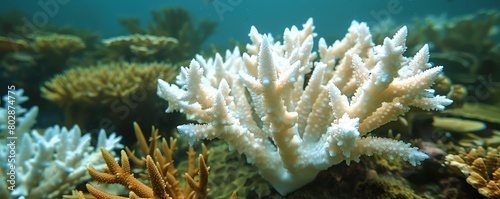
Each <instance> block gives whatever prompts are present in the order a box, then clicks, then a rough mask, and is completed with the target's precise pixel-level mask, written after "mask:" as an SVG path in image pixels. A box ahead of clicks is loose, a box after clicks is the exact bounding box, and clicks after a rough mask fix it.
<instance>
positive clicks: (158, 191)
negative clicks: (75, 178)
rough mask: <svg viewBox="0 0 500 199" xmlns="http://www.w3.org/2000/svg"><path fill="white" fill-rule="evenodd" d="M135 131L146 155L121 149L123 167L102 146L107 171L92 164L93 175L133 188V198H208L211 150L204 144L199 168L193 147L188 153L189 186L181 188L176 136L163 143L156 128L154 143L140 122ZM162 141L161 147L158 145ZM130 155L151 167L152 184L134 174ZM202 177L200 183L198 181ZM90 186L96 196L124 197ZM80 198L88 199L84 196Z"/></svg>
mask: <svg viewBox="0 0 500 199" xmlns="http://www.w3.org/2000/svg"><path fill="white" fill-rule="evenodd" d="M134 130H135V133H136V135H137V137H138V142H139V146H140V149H141V151H142V153H143V154H145V155H146V157H145V158H138V157H137V156H135V155H134V152H133V151H131V150H130V149H127V152H125V151H123V150H122V151H121V157H122V158H121V164H122V165H121V167H120V165H118V163H117V162H115V160H114V157H113V156H112V155H111V154H110V153H109V152H108V151H107V150H105V149H103V148H101V152H102V155H103V157H104V160H105V161H106V164H107V167H105V169H104V172H100V171H97V170H95V169H94V168H93V167H92V166H89V168H88V171H89V174H90V175H91V176H92V177H93V178H94V179H95V180H97V181H98V182H100V183H108V184H111V183H118V184H121V185H123V186H125V187H126V188H127V189H129V190H130V191H131V192H130V195H129V197H130V198H137V197H141V198H173V199H179V198H205V197H206V195H207V192H208V188H207V184H208V171H209V167H207V165H206V164H205V161H206V160H207V159H208V151H207V149H206V148H205V146H204V145H202V149H203V152H202V154H200V155H199V157H198V168H195V159H196V158H195V156H196V153H195V152H194V149H193V147H192V146H191V147H190V148H189V152H188V161H189V163H188V170H187V173H185V174H184V175H183V177H184V178H185V180H186V183H187V185H186V186H185V188H184V189H182V188H181V184H180V182H179V181H178V180H177V178H176V177H177V170H176V168H175V167H174V162H173V157H172V156H173V154H174V151H175V148H176V143H177V140H176V139H172V138H171V139H170V144H168V143H167V141H166V140H165V139H162V142H161V143H159V140H158V139H159V136H158V131H157V129H155V128H154V127H153V129H152V134H151V139H150V144H149V145H148V144H147V142H146V140H145V138H144V134H143V133H142V130H141V129H140V127H139V125H138V124H137V123H134ZM158 144H160V145H161V146H158ZM129 156H130V158H131V160H132V161H133V162H134V163H138V166H140V167H142V168H144V169H146V170H147V173H148V176H147V179H148V180H149V182H150V183H151V187H148V186H147V185H145V184H144V183H143V182H141V181H140V180H138V179H136V178H135V177H134V175H133V174H131V166H130V163H129ZM195 176H198V182H197V181H195V180H194V178H195ZM87 189H88V190H89V192H90V193H91V194H92V195H93V196H94V197H96V198H124V197H119V196H113V195H110V194H108V193H105V192H103V191H101V190H98V189H97V188H95V187H94V186H92V185H91V184H87ZM80 198H84V197H83V195H82V197H80Z"/></svg>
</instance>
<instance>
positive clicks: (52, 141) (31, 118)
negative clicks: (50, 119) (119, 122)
mask: <svg viewBox="0 0 500 199" xmlns="http://www.w3.org/2000/svg"><path fill="white" fill-rule="evenodd" d="M14 93H15V96H16V97H15V98H14V99H16V103H15V104H13V105H14V106H15V110H17V111H18V112H17V113H16V116H17V118H19V119H17V120H16V121H17V123H18V125H17V126H16V128H15V130H14V132H15V134H9V135H8V136H9V137H8V138H6V139H5V138H4V139H0V144H1V145H2V146H4V147H2V148H1V149H0V157H8V159H7V160H8V161H5V162H2V163H0V171H1V174H0V182H1V183H0V185H2V188H0V197H1V198H55V197H61V195H62V194H64V193H66V192H68V191H70V190H72V189H74V187H75V186H76V185H78V184H79V183H82V182H84V181H87V180H89V179H90V176H89V174H88V172H87V166H88V164H89V163H92V164H94V165H96V166H97V165H100V166H104V165H105V164H104V160H103V159H102V156H101V152H100V150H99V148H100V147H104V148H106V149H107V150H113V149H115V148H122V147H123V146H122V145H121V144H120V143H119V141H120V140H121V136H116V134H115V133H112V134H110V135H109V137H108V136H107V135H106V133H105V131H104V130H102V129H101V130H100V132H99V135H98V139H97V144H96V146H95V147H93V146H91V144H90V143H91V134H90V133H86V134H82V132H81V131H80V128H79V127H78V126H77V125H75V126H73V127H72V128H71V129H66V128H65V127H59V126H57V125H55V126H53V127H50V128H47V129H45V130H44V131H43V132H38V131H36V130H31V128H32V126H33V125H34V124H35V122H36V117H37V114H38V109H37V108H36V107H34V108H31V109H30V111H27V112H26V109H24V108H22V107H21V106H20V104H21V103H22V102H24V101H26V100H27V99H28V98H27V97H25V96H23V95H22V94H23V90H22V89H21V90H17V91H14ZM4 102H5V103H6V107H7V104H9V102H8V101H7V100H6V98H5V97H4ZM6 110H7V108H5V109H3V108H0V113H1V112H5V111H6ZM5 115H7V114H5ZM5 124H7V122H5ZM3 126H6V125H3ZM3 126H2V123H0V127H1V128H0V130H5V129H7V127H5V128H4V127H3Z"/></svg>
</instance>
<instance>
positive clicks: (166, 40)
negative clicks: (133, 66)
mask: <svg viewBox="0 0 500 199" xmlns="http://www.w3.org/2000/svg"><path fill="white" fill-rule="evenodd" d="M103 42H104V44H105V45H106V46H108V47H109V48H111V49H114V50H117V51H118V52H120V54H122V55H124V56H127V59H128V60H133V58H135V59H137V60H156V61H160V58H159V57H161V58H163V59H164V58H165V57H169V56H168V55H169V54H172V53H173V49H175V47H176V46H177V44H178V41H177V39H175V38H173V37H165V36H154V35H140V34H134V35H129V36H120V37H113V38H109V39H105V40H103Z"/></svg>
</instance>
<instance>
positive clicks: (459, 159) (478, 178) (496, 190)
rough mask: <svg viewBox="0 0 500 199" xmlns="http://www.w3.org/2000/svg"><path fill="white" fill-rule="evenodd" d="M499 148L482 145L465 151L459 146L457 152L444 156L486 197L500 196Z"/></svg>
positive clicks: (448, 163) (447, 161) (449, 163)
mask: <svg viewBox="0 0 500 199" xmlns="http://www.w3.org/2000/svg"><path fill="white" fill-rule="evenodd" d="M499 150H500V148H491V147H489V148H488V149H487V150H485V149H484V148H482V147H478V148H477V149H472V150H470V152H469V153H466V152H465V149H464V148H460V150H459V154H457V155H453V154H449V155H447V156H446V164H447V165H450V166H452V167H454V168H456V169H459V170H460V172H462V173H463V175H465V177H466V178H467V183H469V184H470V185H472V186H473V187H474V188H476V189H477V190H478V191H479V193H480V194H481V195H483V196H485V197H488V198H500V184H499V183H498V181H499V180H500V161H499V160H500V156H499V153H498V152H499Z"/></svg>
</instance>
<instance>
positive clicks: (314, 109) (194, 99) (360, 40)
mask: <svg viewBox="0 0 500 199" xmlns="http://www.w3.org/2000/svg"><path fill="white" fill-rule="evenodd" d="M313 30H314V26H313V20H312V19H309V20H308V21H307V22H306V23H305V24H304V25H303V29H302V30H299V29H298V28H297V27H295V26H293V27H292V28H290V29H288V28H287V29H285V31H284V34H283V40H284V41H283V43H281V42H275V41H274V38H273V37H272V36H270V35H265V34H264V35H261V34H259V32H258V31H257V29H256V28H255V27H252V28H251V31H250V34H249V36H250V39H251V40H252V42H253V44H248V45H247V50H248V53H243V55H240V52H239V51H238V49H235V50H234V51H233V52H227V53H226V57H225V58H224V59H223V58H222V57H221V56H220V55H216V56H215V59H208V60H205V59H204V58H202V57H201V56H197V57H196V60H193V61H191V64H190V65H189V67H184V68H182V70H181V73H180V74H179V75H178V76H177V81H176V83H177V85H174V84H169V83H167V82H165V81H163V80H158V91H157V92H158V95H159V96H160V97H162V98H163V99H165V100H167V101H168V102H169V107H168V109H167V112H172V111H175V110H179V111H181V112H184V113H185V114H186V115H187V117H188V118H189V119H191V120H195V121H197V122H198V123H199V124H187V125H181V126H178V128H177V129H178V131H179V132H180V133H181V134H183V135H184V136H185V137H187V138H188V139H189V140H190V142H191V144H192V143H194V142H195V141H197V140H200V139H213V138H220V139H223V140H225V141H226V142H227V143H228V144H229V145H230V147H231V148H232V149H235V150H237V151H239V152H240V153H244V154H245V155H246V157H247V160H248V162H249V163H251V164H254V165H255V166H256V167H257V168H258V169H259V172H260V174H261V175H262V176H263V177H264V178H265V179H266V180H267V181H268V182H270V183H271V184H272V185H273V187H274V188H275V189H276V190H277V191H278V192H279V193H281V194H283V195H284V194H287V193H289V192H291V191H293V190H295V189H297V188H299V187H301V186H303V185H305V184H307V183H309V182H310V181H312V180H313V179H314V178H315V176H316V175H317V174H318V172H320V171H321V170H324V169H326V168H328V167H329V166H331V165H334V164H339V163H340V162H342V161H345V162H346V163H347V164H349V163H350V162H351V161H359V158H360V156H361V155H373V154H380V155H383V156H385V157H387V158H390V159H393V158H402V159H404V160H405V161H407V162H409V163H411V164H412V165H414V166H415V165H417V164H419V163H420V162H421V161H423V160H424V159H426V158H427V155H426V154H424V153H422V152H419V151H418V149H417V148H415V147H411V146H410V144H407V143H404V142H402V141H397V140H393V139H388V138H378V137H372V136H368V135H367V133H368V132H370V131H372V130H373V129H375V128H377V127H379V126H381V125H383V124H386V123H388V122H390V121H393V120H396V119H397V117H398V116H399V115H402V114H404V113H405V112H407V111H408V110H409V109H410V106H416V107H419V108H422V109H424V110H443V109H444V108H445V106H446V105H449V104H451V102H452V101H451V100H449V99H447V98H446V97H444V96H434V93H433V90H432V89H429V87H430V86H431V85H432V84H433V83H434V80H435V78H436V77H437V76H438V75H439V73H440V72H441V70H442V67H441V66H437V67H433V66H431V64H429V63H428V58H429V52H428V46H427V45H424V46H423V47H422V49H421V50H420V51H419V52H418V53H417V54H416V55H415V56H414V57H413V58H410V57H405V56H403V53H404V52H405V49H406V47H405V38H406V35H407V29H406V27H403V28H401V29H400V30H399V31H398V32H397V33H396V34H395V35H394V37H393V38H385V40H384V43H383V44H382V45H374V44H373V42H372V40H371V35H370V32H369V29H368V27H367V26H366V24H365V23H358V22H356V21H354V22H352V24H351V27H350V28H349V33H348V34H346V36H345V38H344V39H342V40H341V41H336V42H335V43H334V44H333V45H332V46H328V45H327V44H326V42H325V40H324V39H320V40H319V46H318V47H319V56H320V58H319V59H317V60H318V61H316V62H315V61H314V60H316V58H318V54H317V52H312V49H313V44H314V42H313V37H314V36H315V35H316V34H315V33H313ZM310 73H311V76H310V77H309V76H306V75H309V74H310Z"/></svg>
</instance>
